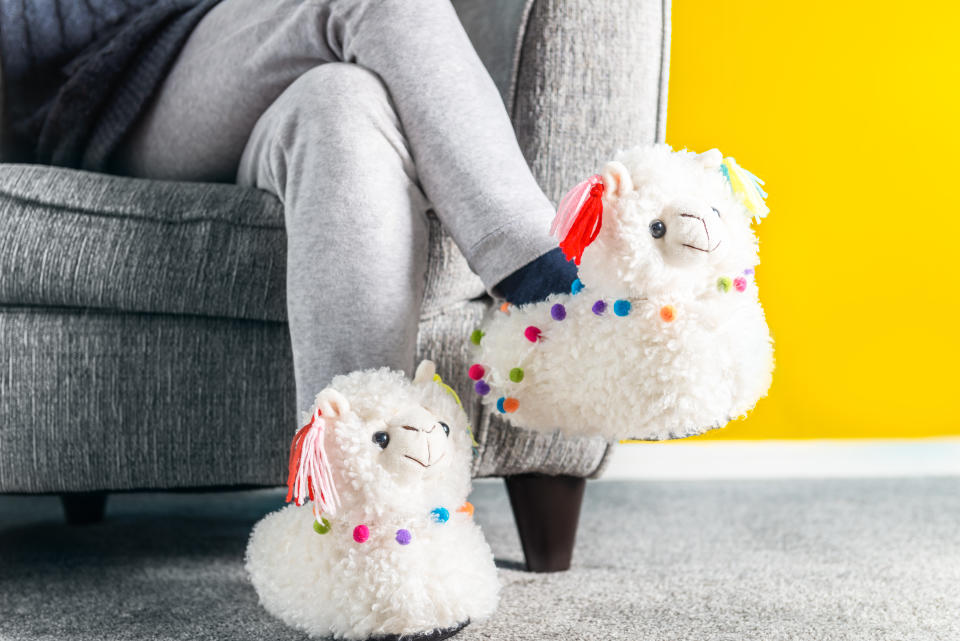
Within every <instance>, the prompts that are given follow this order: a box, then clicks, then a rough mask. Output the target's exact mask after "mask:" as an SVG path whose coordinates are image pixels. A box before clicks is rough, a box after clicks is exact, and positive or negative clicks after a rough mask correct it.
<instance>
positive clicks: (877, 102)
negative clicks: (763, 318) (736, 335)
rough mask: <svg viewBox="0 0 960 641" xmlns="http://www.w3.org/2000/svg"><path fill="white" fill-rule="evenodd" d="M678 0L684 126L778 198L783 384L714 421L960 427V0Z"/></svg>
mask: <svg viewBox="0 0 960 641" xmlns="http://www.w3.org/2000/svg"><path fill="white" fill-rule="evenodd" d="M673 7H674V8H673V50H672V61H671V71H670V107H669V118H668V128H667V142H669V143H670V144H672V145H674V147H689V148H690V149H694V150H697V151H702V150H704V149H708V148H710V147H718V148H720V150H721V151H723V152H724V154H725V155H728V156H734V157H735V158H736V159H737V161H738V162H739V163H740V164H741V165H742V166H744V167H746V168H747V169H749V170H751V171H752V172H754V173H755V174H757V175H758V176H760V177H761V178H763V179H764V180H765V181H766V182H767V185H766V187H767V191H768V192H769V193H770V197H769V199H768V201H767V202H768V204H769V205H770V208H771V210H772V211H771V213H770V216H769V217H768V218H767V219H766V220H765V221H764V222H763V224H762V225H760V227H759V232H760V239H761V260H762V261H763V262H762V264H761V265H760V268H759V269H758V272H757V273H758V280H759V283H760V288H761V290H760V291H761V298H762V300H763V303H764V307H765V308H766V310H767V318H768V320H769V322H770V326H771V329H772V331H773V334H774V337H775V339H776V341H777V372H776V374H775V375H774V383H773V388H772V390H771V393H770V396H769V397H768V398H767V399H765V400H763V401H761V402H760V404H759V405H758V407H757V409H756V410H755V411H754V413H753V414H752V415H751V416H750V417H749V418H748V419H747V420H746V421H741V422H737V423H733V424H732V425H731V426H730V427H728V428H727V429H725V430H721V431H719V432H714V433H713V434H711V435H710V437H711V438H768V437H769V438H791V437H792V438H803V437H834V436H835V437H859V436H870V437H895V436H896V437H899V436H932V435H944V434H960V302H958V299H960V44H958V43H960V3H956V2H949V3H948V2H908V3H903V2H897V3H883V2H865V1H857V2H844V1H842V0H841V1H837V0H830V1H824V0H814V1H811V2H803V3H792V2H791V3H786V2H777V1H775V0H735V1H730V2H722V1H717V0H712V1H706V0H674V3H673Z"/></svg>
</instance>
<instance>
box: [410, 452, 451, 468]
mask: <svg viewBox="0 0 960 641" xmlns="http://www.w3.org/2000/svg"><path fill="white" fill-rule="evenodd" d="M404 456H406V457H407V458H408V459H410V460H411V461H413V462H414V463H417V464H419V465H421V466H422V467H433V466H434V465H436V464H437V463H439V462H440V461H442V460H443V456H444V455H443V454H441V455H440V458H438V459H437V460H436V461H434V462H433V463H431V464H430V465H427V464H426V463H424V462H423V461H421V460H420V459H418V458H413V457H412V456H410V455H409V454H404Z"/></svg>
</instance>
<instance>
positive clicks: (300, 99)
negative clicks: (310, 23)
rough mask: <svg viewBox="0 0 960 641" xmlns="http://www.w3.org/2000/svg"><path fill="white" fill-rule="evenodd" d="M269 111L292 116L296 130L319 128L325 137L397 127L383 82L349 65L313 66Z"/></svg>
mask: <svg viewBox="0 0 960 641" xmlns="http://www.w3.org/2000/svg"><path fill="white" fill-rule="evenodd" d="M271 109H272V110H274V109H276V110H280V111H282V112H284V113H285V114H287V115H288V116H291V117H293V118H294V119H295V120H296V121H297V125H298V127H301V128H303V127H306V128H307V129H309V130H312V129H319V130H320V131H321V132H322V133H324V134H329V133H330V132H332V131H349V130H351V129H355V128H358V127H359V128H362V127H364V126H366V125H370V124H377V125H378V126H383V125H384V123H387V124H390V125H393V126H398V122H397V118H396V114H395V113H394V111H393V107H392V104H391V101H390V96H389V94H388V92H387V88H386V86H384V84H383V81H381V80H380V78H379V76H377V75H376V74H374V73H373V72H371V71H368V70H367V69H364V68H363V67H360V66H358V65H355V64H350V63H341V62H334V63H329V64H323V65H319V66H317V67H314V68H313V69H311V70H310V71H308V72H306V73H305V74H303V75H302V76H300V77H299V78H297V80H296V81H294V82H293V84H291V85H290V86H289V87H288V88H287V89H286V91H284V92H283V94H282V95H281V96H280V97H279V98H278V99H277V101H276V103H275V104H274V106H273V107H271Z"/></svg>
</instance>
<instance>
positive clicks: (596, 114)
mask: <svg viewBox="0 0 960 641" xmlns="http://www.w3.org/2000/svg"><path fill="white" fill-rule="evenodd" d="M669 58H670V0H605V1H604V2H603V3H599V4H598V3H596V2H591V0H533V2H532V6H531V7H530V11H529V15H528V16H527V20H526V24H525V26H524V29H523V32H522V41H521V47H520V52H519V58H518V65H517V67H518V68H517V70H516V83H515V91H514V95H513V101H512V105H511V106H510V107H511V116H512V118H513V122H514V126H515V128H516V130H517V138H518V140H519V141H520V145H521V148H522V149H523V152H524V155H525V156H526V158H527V162H528V163H530V166H531V168H532V169H533V173H534V175H535V176H536V177H537V180H538V181H539V182H540V186H541V187H543V189H544V191H545V192H546V193H547V195H548V196H550V197H551V198H552V199H554V201H555V202H556V201H557V200H559V198H560V197H561V196H562V194H563V193H564V192H565V191H566V190H567V189H569V188H570V187H572V186H573V185H575V184H577V183H578V182H580V181H581V180H583V179H584V178H585V177H586V176H587V175H589V174H590V173H592V172H593V171H595V170H596V169H598V168H599V165H600V164H601V163H603V162H604V161H605V160H608V159H609V158H610V156H611V155H612V154H613V153H614V152H615V151H616V150H617V149H621V148H626V147H631V146H633V145H637V144H640V143H653V142H662V141H663V140H664V135H665V131H666V104H667V80H668V70H669Z"/></svg>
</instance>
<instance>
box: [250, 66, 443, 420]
mask: <svg viewBox="0 0 960 641" xmlns="http://www.w3.org/2000/svg"><path fill="white" fill-rule="evenodd" d="M238 180H239V182H240V183H242V184H249V185H254V186H257V187H259V188H261V189H266V190H268V191H271V192H273V193H274V194H276V195H277V196H279V197H280V199H281V200H282V201H283V204H284V211H285V215H286V226H287V238H288V240H287V309H288V316H289V323H290V337H291V339H292V342H293V358H294V368H295V371H296V380H297V404H298V407H300V408H306V407H309V406H310V404H311V403H312V402H313V397H314V395H315V394H316V393H317V392H318V391H320V390H321V389H322V388H323V386H324V385H326V384H327V383H328V382H329V380H330V378H331V377H332V376H334V375H336V374H339V373H341V372H346V371H350V370H354V369H362V368H369V367H381V366H389V367H391V368H394V369H404V370H407V372H408V373H411V372H412V367H413V360H414V348H415V345H416V336H417V324H418V320H419V316H420V303H421V301H422V299H423V288H424V284H425V276H426V264H427V223H426V218H425V213H426V209H427V203H426V199H425V198H424V196H423V194H422V193H421V191H420V189H419V187H418V186H417V183H416V177H415V173H414V168H413V160H412V159H411V157H410V153H409V150H408V149H407V147H406V141H405V140H404V137H403V134H402V133H401V131H400V126H399V122H398V121H397V117H396V114H395V112H394V110H393V108H392V106H391V104H390V98H389V96H388V95H387V91H386V89H385V88H384V87H383V83H381V82H380V80H379V79H378V78H377V77H376V76H375V75H373V74H372V73H370V72H369V71H367V70H366V69H362V68H361V67H358V66H356V65H351V64H343V63H337V64H327V65H322V66H319V67H315V68H314V69H312V70H311V71H308V72H307V73H305V74H303V75H302V76H301V77H300V78H299V79H298V80H297V81H296V82H294V83H293V84H292V85H290V87H288V88H287V89H286V90H285V91H284V92H283V93H282V94H281V95H280V97H279V98H277V100H276V101H275V102H274V103H273V105H272V106H271V107H270V108H269V109H268V110H267V112H266V113H265V114H263V116H262V117H261V118H260V119H259V121H258V122H257V124H256V126H255V127H254V130H253V133H252V134H251V136H250V140H249V142H248V143H247V146H246V150H245V151H244V153H243V157H242V160H241V162H240V169H239V174H238Z"/></svg>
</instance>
